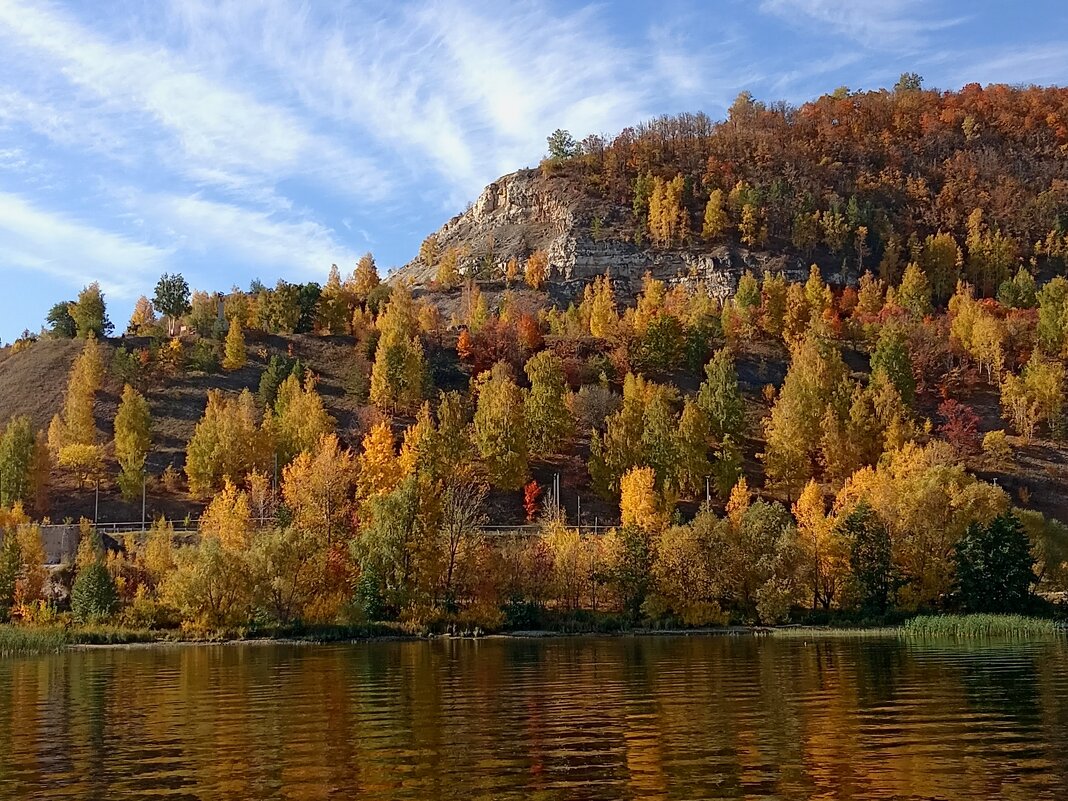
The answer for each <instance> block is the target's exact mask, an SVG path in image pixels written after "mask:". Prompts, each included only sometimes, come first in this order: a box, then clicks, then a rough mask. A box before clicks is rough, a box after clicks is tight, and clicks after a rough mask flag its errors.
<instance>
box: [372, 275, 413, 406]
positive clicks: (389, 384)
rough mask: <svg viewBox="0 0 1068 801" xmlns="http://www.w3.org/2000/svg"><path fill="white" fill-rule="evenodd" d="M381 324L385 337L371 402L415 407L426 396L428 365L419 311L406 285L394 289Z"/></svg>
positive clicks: (374, 371)
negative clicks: (420, 335)
mask: <svg viewBox="0 0 1068 801" xmlns="http://www.w3.org/2000/svg"><path fill="white" fill-rule="evenodd" d="M377 325H378V330H379V331H380V332H381V336H380V337H379V340H378V346H377V349H376V350H375V361H374V365H373V366H372V368H371V402H372V403H374V404H375V405H376V406H379V407H381V408H388V409H393V410H396V409H398V408H408V407H414V406H416V405H417V404H418V403H419V402H420V401H421V400H422V398H423V385H424V381H425V374H426V364H425V362H424V359H423V346H422V344H420V342H419V338H418V332H419V316H418V310H417V309H416V307H415V304H414V303H413V301H412V297H411V294H410V293H409V292H408V290H407V289H406V288H404V287H401V286H397V287H395V288H394V289H393V293H392V295H391V296H390V301H389V304H388V305H387V306H386V308H385V310H384V311H383V312H382V314H381V315H380V317H379V319H378V323H377Z"/></svg>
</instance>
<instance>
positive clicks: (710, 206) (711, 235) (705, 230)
mask: <svg viewBox="0 0 1068 801" xmlns="http://www.w3.org/2000/svg"><path fill="white" fill-rule="evenodd" d="M728 225H729V220H728V218H727V210H726V209H725V208H724V205H723V190H722V189H713V190H712V194H711V195H709V197H708V203H707V204H705V217H704V222H703V223H702V225H701V236H703V237H704V238H705V240H706V241H708V242H714V241H716V240H717V239H721V238H722V237H723V235H724V234H725V233H726V232H727V226H728Z"/></svg>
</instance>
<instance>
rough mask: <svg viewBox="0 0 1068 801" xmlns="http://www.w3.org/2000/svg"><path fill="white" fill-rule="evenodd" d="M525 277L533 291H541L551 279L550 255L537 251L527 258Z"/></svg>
mask: <svg viewBox="0 0 1068 801" xmlns="http://www.w3.org/2000/svg"><path fill="white" fill-rule="evenodd" d="M523 272H524V277H525V279H526V282H527V286H529V287H530V288H531V289H541V288H542V287H543V286H545V281H546V280H547V279H548V277H549V254H547V253H546V252H545V251H544V250H535V251H534V252H533V253H531V254H530V255H529V256H528V257H527V262H526V267H525V268H524V271H523Z"/></svg>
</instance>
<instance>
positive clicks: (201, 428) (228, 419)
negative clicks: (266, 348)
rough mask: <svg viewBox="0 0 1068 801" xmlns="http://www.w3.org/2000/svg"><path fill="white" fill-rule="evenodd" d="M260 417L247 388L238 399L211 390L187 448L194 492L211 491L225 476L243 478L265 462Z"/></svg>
mask: <svg viewBox="0 0 1068 801" xmlns="http://www.w3.org/2000/svg"><path fill="white" fill-rule="evenodd" d="M256 418H257V413H256V402H255V401H254V400H253V398H252V393H251V392H249V391H248V390H247V389H246V390H244V391H243V392H242V393H241V394H240V395H239V396H237V397H236V398H235V397H232V396H229V397H228V396H227V395H225V394H224V393H222V392H220V391H219V390H209V391H208V404H207V408H206V409H205V410H204V416H203V417H202V418H201V420H200V422H199V423H197V425H196V428H195V429H194V431H193V437H192V439H190V440H189V445H188V446H187V447H186V460H185V472H186V475H187V476H188V477H189V489H190V491H191V492H192V493H193V494H194V495H200V496H204V495H207V494H209V493H210V492H211V490H212V489H214V488H215V487H217V486H219V484H220V483H221V482H222V480H223V477H224V476H229V477H230V479H232V480H234V481H240V480H242V479H244V477H245V476H246V475H247V474H248V473H249V471H251V470H252V469H253V468H255V467H256V466H257V465H259V464H260V463H261V462H262V461H263V456H264V446H263V438H262V436H261V434H260V431H259V428H258V426H257V425H256Z"/></svg>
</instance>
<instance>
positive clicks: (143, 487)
mask: <svg viewBox="0 0 1068 801" xmlns="http://www.w3.org/2000/svg"><path fill="white" fill-rule="evenodd" d="M145 482H146V477H145V469H144V468H143V467H142V468H141V533H142V534H144V532H145Z"/></svg>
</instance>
